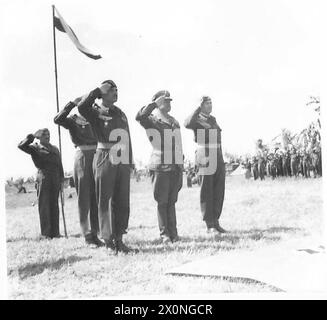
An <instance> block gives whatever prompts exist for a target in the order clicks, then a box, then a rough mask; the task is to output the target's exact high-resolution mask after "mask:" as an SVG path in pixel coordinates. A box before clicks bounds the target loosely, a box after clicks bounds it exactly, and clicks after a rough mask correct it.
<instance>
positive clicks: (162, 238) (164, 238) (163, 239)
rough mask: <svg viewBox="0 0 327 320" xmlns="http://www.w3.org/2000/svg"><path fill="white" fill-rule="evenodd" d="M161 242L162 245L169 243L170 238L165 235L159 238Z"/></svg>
mask: <svg viewBox="0 0 327 320" xmlns="http://www.w3.org/2000/svg"><path fill="white" fill-rule="evenodd" d="M161 241H162V243H163V244H167V243H170V242H171V240H170V238H169V237H168V236H166V235H163V236H161Z"/></svg>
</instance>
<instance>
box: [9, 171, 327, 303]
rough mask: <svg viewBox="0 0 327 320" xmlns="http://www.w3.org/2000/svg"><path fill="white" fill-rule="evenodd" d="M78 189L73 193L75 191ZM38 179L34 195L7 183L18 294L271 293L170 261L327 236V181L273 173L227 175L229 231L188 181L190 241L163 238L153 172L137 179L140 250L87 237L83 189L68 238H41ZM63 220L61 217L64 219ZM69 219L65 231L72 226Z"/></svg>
mask: <svg viewBox="0 0 327 320" xmlns="http://www.w3.org/2000/svg"><path fill="white" fill-rule="evenodd" d="M69 194H71V195H72V198H68V195H69ZM36 200H37V198H36V192H35V190H34V186H32V185H29V186H28V188H27V193H26V194H17V189H15V188H9V187H6V218H7V221H6V227H7V228H6V230H7V234H6V237H7V261H8V266H7V274H8V287H9V298H10V299H85V298H86V299H87V298H103V297H105V298H110V297H122V296H134V297H135V298H137V296H139V295H151V296H153V297H156V296H157V295H173V294H178V295H183V296H184V295H185V297H186V298H187V297H188V296H190V295H192V294H219V293H271V292H276V290H275V289H274V288H272V287H270V286H269V285H267V284H263V283H252V282H249V281H244V280H234V281H230V280H227V279H223V278H221V279H216V278H215V279H213V278H209V277H185V276H172V275H166V274H165V272H166V271H167V270H168V269H169V268H173V267H177V266H179V265H182V264H184V263H187V262H191V261H195V260H200V259H204V258H206V257H209V256H213V255H219V253H221V252H228V251H231V250H236V251H237V250H239V251H244V250H254V249H256V248H264V247H265V246H269V245H271V244H277V245H280V247H281V250H282V249H283V245H284V244H285V243H286V242H287V241H289V240H292V241H299V242H303V241H306V240H308V241H310V240H312V239H318V241H319V240H320V239H322V236H323V231H324V230H323V227H324V224H323V208H322V207H323V199H322V179H321V178H317V179H302V178H297V179H294V178H280V179H276V180H274V181H272V180H271V179H269V178H267V179H266V180H264V181H253V180H246V179H245V178H244V177H243V176H234V177H232V176H227V177H226V194H225V202H224V208H223V212H222V216H221V219H220V222H221V225H222V226H223V227H224V228H226V229H227V230H229V233H227V234H221V235H220V236H216V237H213V236H211V235H208V234H207V233H206V228H205V225H204V222H203V221H202V219H201V213H200V203H199V187H198V186H193V187H192V188H187V187H186V182H185V181H184V184H183V188H182V190H181V191H180V193H179V200H178V202H177V205H176V212H177V227H178V232H179V235H180V237H181V241H180V242H177V243H174V244H169V245H163V244H162V243H161V242H160V240H159V230H158V225H157V215H156V203H155V201H154V200H153V194H152V187H151V183H150V180H149V179H145V180H142V181H140V182H138V183H137V182H136V181H135V180H134V179H132V180H131V201H130V204H131V214H130V222H129V231H128V234H127V235H126V236H125V237H124V240H125V241H126V243H127V244H128V245H130V246H132V247H135V248H138V249H139V250H140V252H139V253H138V254H134V255H124V254H118V255H117V256H115V255H113V254H111V253H110V252H109V251H107V250H106V249H105V248H97V249H96V248H91V247H88V246H86V245H85V243H84V238H83V237H81V235H80V230H79V223H78V213H77V204H76V193H75V190H74V189H66V190H65V216H66V224H67V231H68V239H66V238H64V237H63V238H60V239H54V240H40V237H39V233H40V231H39V218H38V208H37V205H34V206H33V205H32V203H33V202H34V201H36ZM60 220H61V217H60ZM60 222H61V225H60V227H61V234H62V235H63V234H64V231H63V227H62V220H61V221H60Z"/></svg>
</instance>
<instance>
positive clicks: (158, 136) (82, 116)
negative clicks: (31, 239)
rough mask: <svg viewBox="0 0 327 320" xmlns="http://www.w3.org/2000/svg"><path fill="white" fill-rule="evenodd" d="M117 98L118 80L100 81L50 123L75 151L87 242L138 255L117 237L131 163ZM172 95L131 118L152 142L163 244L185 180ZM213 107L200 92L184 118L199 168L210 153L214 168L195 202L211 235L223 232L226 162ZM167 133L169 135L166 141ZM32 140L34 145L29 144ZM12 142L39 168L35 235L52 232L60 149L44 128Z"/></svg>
mask: <svg viewBox="0 0 327 320" xmlns="http://www.w3.org/2000/svg"><path fill="white" fill-rule="evenodd" d="M97 99H99V100H97ZM117 99H118V92H117V86H116V84H115V83H114V82H113V81H112V80H106V81H104V82H102V84H101V86H100V87H98V88H96V89H94V90H92V91H91V92H89V93H88V94H87V95H85V96H83V97H79V98H76V99H75V100H74V101H72V102H69V103H68V104H67V105H66V106H65V107H64V108H63V110H62V111H60V112H59V113H58V114H57V115H56V117H55V118H54V122H55V123H56V124H58V125H60V126H63V127H64V128H66V129H67V130H69V133H70V136H71V140H72V142H73V144H74V145H75V148H76V154H75V161H74V183H75V187H76V191H77V196H78V197H77V203H78V212H79V222H80V227H81V232H82V234H83V236H84V237H85V241H86V243H88V244H93V245H96V246H106V247H107V248H108V249H111V250H114V251H116V252H119V251H120V252H124V253H130V252H132V253H136V252H137V251H138V250H137V249H132V248H129V247H128V246H127V245H126V244H125V243H124V242H123V235H124V234H126V233H127V229H128V221H129V215H130V173H131V171H132V169H133V168H134V163H133V152H132V144H131V137H130V131H129V126H128V120H127V117H126V115H125V114H124V112H123V111H122V110H121V109H120V108H118V107H117V106H115V105H114V103H115V102H116V101H117ZM171 100H172V99H171V97H170V93H169V92H168V91H164V90H162V91H159V92H157V93H156V94H155V95H154V97H153V98H152V101H151V102H150V103H149V104H148V105H146V106H145V107H143V108H141V110H140V111H139V112H138V113H137V115H136V120H137V121H138V122H139V123H140V125H141V126H142V127H143V128H145V129H146V133H147V136H148V138H149V140H150V142H151V144H152V147H153V151H152V154H151V160H150V164H149V169H150V173H151V178H152V185H153V194H154V199H155V200H156V202H157V215H158V225H159V230H160V237H161V239H162V242H163V243H169V242H176V241H178V240H179V236H178V231H177V221H176V209H175V204H176V202H177V199H178V193H179V191H180V189H181V188H182V184H183V151H182V143H181V136H180V125H179V123H178V121H177V120H176V119H175V118H174V117H173V116H171V115H170V111H171ZM99 101H100V102H99ZM75 107H78V111H79V114H74V115H70V113H71V111H72V110H73V109H74V108H75ZM211 112H212V103H211V99H210V98H209V97H207V96H206V97H203V98H202V100H201V105H200V107H198V108H197V109H196V110H195V111H194V112H193V113H192V114H191V115H190V117H189V118H188V119H187V120H186V121H185V127H186V128H188V129H191V130H193V131H194V139H195V142H197V144H198V146H197V151H196V160H197V161H198V163H199V166H200V167H201V165H202V166H203V167H205V165H203V160H206V159H207V158H206V154H207V153H208V151H212V150H214V153H213V154H214V155H215V162H216V163H217V167H216V169H215V170H214V171H213V172H211V173H210V174H205V173H203V176H202V179H201V191H200V204H201V211H202V215H203V220H204V221H205V223H206V226H207V231H208V232H209V233H214V234H216V233H223V232H225V230H224V229H223V228H222V227H221V226H220V225H219V217H220V214H221V211H222V206H223V201H224V193H225V165H224V160H223V156H222V151H221V129H220V127H219V126H218V124H217V122H216V119H215V118H214V117H213V116H212V115H211ZM198 129H202V130H203V132H204V139H199V138H198V132H199V131H198ZM117 130H118V132H119V134H117ZM212 130H214V131H215V133H216V140H215V141H212V139H211V140H210V139H209V132H210V131H212ZM167 132H169V133H170V137H171V139H168V140H167V139H166V133H167ZM35 138H37V139H39V143H33V142H34V139H35ZM18 147H19V148H20V149H21V150H23V151H25V152H27V153H29V154H30V155H31V156H32V159H33V161H34V164H35V166H36V167H37V168H38V176H37V185H38V188H37V191H38V203H39V215H40V223H41V234H42V235H43V236H45V237H49V238H53V237H58V236H60V234H59V207H58V195H59V191H60V188H61V186H62V182H63V178H64V173H63V167H62V163H61V157H60V153H59V151H58V149H57V148H56V147H55V146H53V145H51V144H50V133H49V130H48V129H41V130H39V131H38V132H36V134H34V135H33V134H29V135H28V136H27V138H26V139H24V140H23V141H22V142H21V143H20V144H19V146H18ZM113 150H115V152H114V153H113ZM122 153H124V155H125V156H126V154H127V161H126V157H125V161H116V160H117V159H115V157H114V155H116V156H117V157H118V159H120V160H121V159H123V157H121V156H122ZM167 157H168V159H169V160H167ZM180 159H182V160H180ZM99 238H101V239H102V240H103V242H102V241H101V240H100V239H99Z"/></svg>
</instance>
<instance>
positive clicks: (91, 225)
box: [54, 98, 104, 247]
mask: <svg viewBox="0 0 327 320" xmlns="http://www.w3.org/2000/svg"><path fill="white" fill-rule="evenodd" d="M80 100H81V98H77V99H75V100H74V101H73V102H71V101H70V102H69V103H68V104H67V105H66V106H65V107H64V108H63V110H62V111H60V112H59V113H58V114H57V115H56V117H55V118H54V122H55V123H56V124H58V125H60V126H62V127H64V128H65V129H68V130H69V133H70V137H71V140H72V142H73V144H74V145H75V148H76V153H75V160H74V184H75V188H76V192H77V203H78V213H79V222H80V228H81V231H82V235H83V236H84V238H85V242H86V243H87V244H92V245H93V244H94V245H96V246H98V247H101V246H103V245H104V243H103V242H102V241H100V240H99V238H98V231H99V220H98V207H97V203H96V197H95V183H94V176H93V170H92V163H93V157H94V153H95V150H96V146H97V140H96V138H95V135H94V133H93V129H92V127H91V125H90V123H89V122H88V121H87V120H86V119H85V118H84V117H82V116H81V115H77V114H74V115H71V116H68V115H69V114H70V113H71V111H72V110H73V109H74V108H75V107H76V106H77V104H78V102H80Z"/></svg>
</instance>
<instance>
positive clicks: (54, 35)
mask: <svg viewBox="0 0 327 320" xmlns="http://www.w3.org/2000/svg"><path fill="white" fill-rule="evenodd" d="M54 17H55V6H54V5H52V26H53V50H54V65H55V79H56V100H57V113H59V96H58V73H57V48H56V28H55V24H54ZM58 136H59V151H60V159H61V160H62V157H61V133H60V126H59V125H58ZM62 192H63V190H62V189H61V188H60V202H61V212H62V220H63V223H64V230H65V237H66V238H68V236H67V229H66V220H65V210H64V199H63V194H62Z"/></svg>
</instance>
